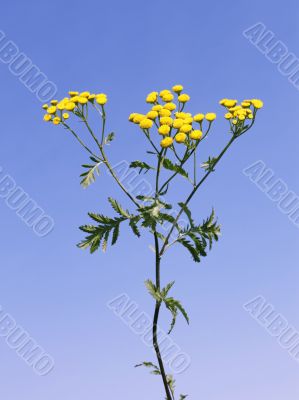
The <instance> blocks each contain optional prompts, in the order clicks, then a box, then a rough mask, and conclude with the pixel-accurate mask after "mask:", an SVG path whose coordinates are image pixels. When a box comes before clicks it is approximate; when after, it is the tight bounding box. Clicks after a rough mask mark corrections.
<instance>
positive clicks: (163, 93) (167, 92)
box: [159, 89, 171, 98]
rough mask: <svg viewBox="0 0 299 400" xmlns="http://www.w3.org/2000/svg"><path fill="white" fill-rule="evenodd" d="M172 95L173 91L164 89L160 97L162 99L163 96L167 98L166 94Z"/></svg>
mask: <svg viewBox="0 0 299 400" xmlns="http://www.w3.org/2000/svg"><path fill="white" fill-rule="evenodd" d="M169 93H170V94H171V91H170V90H168V89H164V90H161V92H160V94H159V95H160V97H161V98H162V97H163V96H165V95H166V94H169Z"/></svg>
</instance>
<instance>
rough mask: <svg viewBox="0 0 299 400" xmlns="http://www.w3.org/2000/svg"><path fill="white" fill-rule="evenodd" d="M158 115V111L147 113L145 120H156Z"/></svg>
mask: <svg viewBox="0 0 299 400" xmlns="http://www.w3.org/2000/svg"><path fill="white" fill-rule="evenodd" d="M158 115H159V114H158V111H149V112H148V113H147V114H146V116H147V118H149V119H156V118H157V116H158Z"/></svg>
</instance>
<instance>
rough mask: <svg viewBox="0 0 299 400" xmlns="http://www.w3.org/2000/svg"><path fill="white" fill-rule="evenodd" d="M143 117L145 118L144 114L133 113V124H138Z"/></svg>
mask: <svg viewBox="0 0 299 400" xmlns="http://www.w3.org/2000/svg"><path fill="white" fill-rule="evenodd" d="M144 118H146V117H145V115H143V114H137V113H136V114H135V115H134V117H133V122H134V124H138V125H139V124H140V122H141V121H142V120H143V119H144Z"/></svg>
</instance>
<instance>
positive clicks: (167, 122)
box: [160, 117, 173, 126]
mask: <svg viewBox="0 0 299 400" xmlns="http://www.w3.org/2000/svg"><path fill="white" fill-rule="evenodd" d="M172 123H173V119H172V118H170V117H161V118H160V124H161V125H169V126H171V125H172Z"/></svg>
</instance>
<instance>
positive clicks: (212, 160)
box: [200, 157, 218, 172]
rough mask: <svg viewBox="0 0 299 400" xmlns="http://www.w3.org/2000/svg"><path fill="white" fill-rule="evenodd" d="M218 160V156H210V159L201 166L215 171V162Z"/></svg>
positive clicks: (206, 169)
mask: <svg viewBox="0 0 299 400" xmlns="http://www.w3.org/2000/svg"><path fill="white" fill-rule="evenodd" d="M217 161H218V158H217V157H209V159H208V161H205V162H203V163H202V164H201V165H200V166H201V168H203V169H204V170H205V171H210V172H213V171H215V169H214V168H215V164H216V162H217Z"/></svg>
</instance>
